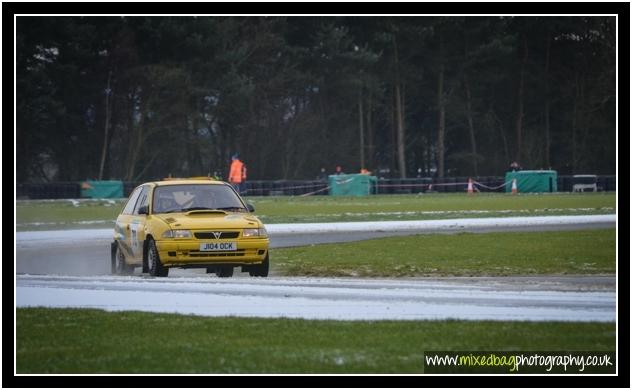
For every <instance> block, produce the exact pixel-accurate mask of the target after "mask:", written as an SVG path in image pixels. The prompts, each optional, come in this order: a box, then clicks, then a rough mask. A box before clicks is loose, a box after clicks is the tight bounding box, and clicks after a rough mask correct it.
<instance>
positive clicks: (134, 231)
mask: <svg viewBox="0 0 632 390" xmlns="http://www.w3.org/2000/svg"><path fill="white" fill-rule="evenodd" d="M129 230H130V244H131V247H132V252H133V253H134V254H136V253H138V223H131V224H130V225H129Z"/></svg>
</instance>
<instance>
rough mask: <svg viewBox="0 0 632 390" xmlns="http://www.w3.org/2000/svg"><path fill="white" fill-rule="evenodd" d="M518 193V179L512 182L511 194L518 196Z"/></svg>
mask: <svg viewBox="0 0 632 390" xmlns="http://www.w3.org/2000/svg"><path fill="white" fill-rule="evenodd" d="M517 193H518V186H517V185H516V179H513V181H512V182H511V194H512V195H516V194H517Z"/></svg>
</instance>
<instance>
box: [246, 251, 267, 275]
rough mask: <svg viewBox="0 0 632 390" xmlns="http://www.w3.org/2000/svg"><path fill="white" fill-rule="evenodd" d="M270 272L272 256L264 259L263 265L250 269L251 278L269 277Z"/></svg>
mask: <svg viewBox="0 0 632 390" xmlns="http://www.w3.org/2000/svg"><path fill="white" fill-rule="evenodd" d="M269 271H270V256H269V255H267V254H266V258H265V259H263V262H262V263H261V264H257V265H253V266H252V268H251V269H250V272H249V273H250V276H261V277H264V278H265V277H267V276H268V273H269Z"/></svg>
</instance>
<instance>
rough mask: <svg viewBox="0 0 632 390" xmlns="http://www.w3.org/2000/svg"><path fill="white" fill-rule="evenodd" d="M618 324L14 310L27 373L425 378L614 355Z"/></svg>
mask: <svg viewBox="0 0 632 390" xmlns="http://www.w3.org/2000/svg"><path fill="white" fill-rule="evenodd" d="M615 331H616V330H615V324H614V323H568V322H566V323H564V322H493V321H480V322H476V321H308V320H299V319H258V318H233V317H219V318H214V317H195V316H183V315H175V314H155V313H141V312H105V311H100V310H85V309H44V308H18V309H16V370H17V373H18V374H24V373H422V372H423V360H422V358H423V353H424V351H430V350H435V351H436V350H460V351H477V350H478V351H581V350H584V351H613V350H614V349H615V341H616V340H615Z"/></svg>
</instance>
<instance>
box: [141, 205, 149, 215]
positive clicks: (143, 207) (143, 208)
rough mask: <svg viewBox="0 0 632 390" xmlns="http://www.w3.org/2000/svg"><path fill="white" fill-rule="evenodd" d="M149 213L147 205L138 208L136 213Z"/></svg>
mask: <svg viewBox="0 0 632 390" xmlns="http://www.w3.org/2000/svg"><path fill="white" fill-rule="evenodd" d="M148 214H149V206H147V205H144V206H140V207H139V208H138V215H148Z"/></svg>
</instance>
